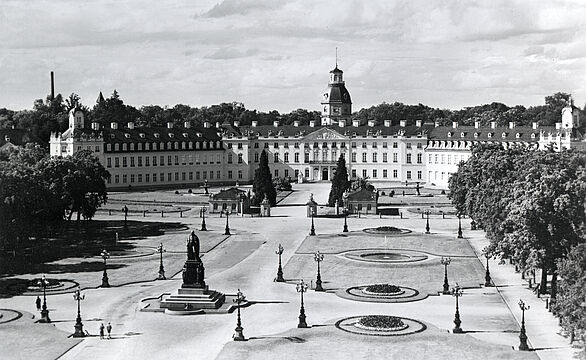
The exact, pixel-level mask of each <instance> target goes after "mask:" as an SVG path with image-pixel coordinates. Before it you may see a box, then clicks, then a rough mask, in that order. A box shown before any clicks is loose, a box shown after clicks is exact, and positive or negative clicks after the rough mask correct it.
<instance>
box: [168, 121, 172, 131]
mask: <svg viewBox="0 0 586 360" xmlns="http://www.w3.org/2000/svg"><path fill="white" fill-rule="evenodd" d="M167 129H173V123H172V122H170V121H169V122H168V123H167Z"/></svg>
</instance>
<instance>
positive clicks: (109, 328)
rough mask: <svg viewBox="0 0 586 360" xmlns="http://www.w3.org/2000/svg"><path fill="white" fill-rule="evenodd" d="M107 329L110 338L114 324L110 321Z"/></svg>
mask: <svg viewBox="0 0 586 360" xmlns="http://www.w3.org/2000/svg"><path fill="white" fill-rule="evenodd" d="M106 330H108V339H111V338H112V336H110V333H111V332H112V325H111V324H110V323H108V326H106Z"/></svg>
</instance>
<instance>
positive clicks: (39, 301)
mask: <svg viewBox="0 0 586 360" xmlns="http://www.w3.org/2000/svg"><path fill="white" fill-rule="evenodd" d="M36 303H37V311H41V298H40V297H38V296H37V301H36Z"/></svg>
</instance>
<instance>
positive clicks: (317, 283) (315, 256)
mask: <svg viewBox="0 0 586 360" xmlns="http://www.w3.org/2000/svg"><path fill="white" fill-rule="evenodd" d="M313 260H315V261H316V262H317V280H315V291H325V290H324V288H323V287H321V274H320V269H319V263H321V262H322V261H324V254H321V253H320V252H319V251H317V252H316V253H315V254H313Z"/></svg>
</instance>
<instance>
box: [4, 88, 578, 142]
mask: <svg viewBox="0 0 586 360" xmlns="http://www.w3.org/2000/svg"><path fill="white" fill-rule="evenodd" d="M569 99H570V94H567V93H560V92H558V93H556V94H553V95H551V96H547V97H545V105H540V106H531V107H529V108H525V107H524V106H521V105H517V106H513V107H509V106H507V105H505V104H502V103H496V102H495V103H492V104H487V105H480V106H474V107H467V108H464V109H462V110H456V111H453V110H447V109H438V108H432V107H429V106H426V105H423V104H418V105H407V104H403V103H400V102H395V103H382V104H379V105H376V106H372V107H370V108H364V109H361V110H360V111H358V112H355V113H354V114H353V115H352V116H353V118H354V119H359V120H362V121H366V120H370V119H374V120H377V121H379V122H382V121H383V120H391V121H392V122H393V123H394V124H397V123H398V122H399V121H400V120H423V121H432V122H435V121H437V122H439V123H440V124H442V125H449V124H451V123H452V122H454V121H455V122H458V123H460V124H462V125H473V124H474V122H475V121H480V122H481V124H482V125H483V126H486V125H489V123H490V122H491V121H496V122H497V123H498V124H499V125H506V124H508V123H509V122H511V121H513V122H516V123H517V124H518V125H530V124H531V122H533V121H537V122H539V123H540V124H541V125H552V124H554V123H556V122H559V121H560V119H561V109H562V108H563V107H564V106H566V104H567V103H568V102H569ZM76 106H79V107H81V108H82V109H84V110H85V113H86V118H87V125H88V126H89V123H90V122H97V123H100V124H101V125H103V126H109V124H110V122H112V121H117V122H120V123H127V122H134V123H136V126H138V127H154V126H165V124H166V123H167V122H173V123H174V124H175V125H177V126H179V125H182V124H183V122H185V121H188V122H190V123H191V124H192V125H198V124H202V123H203V122H204V121H209V122H212V123H215V122H220V123H223V122H225V121H227V122H229V123H232V122H233V121H235V120H238V121H240V123H241V124H242V125H250V124H251V123H252V121H257V122H258V123H259V124H260V125H269V124H272V123H273V121H275V120H279V121H280V122H281V124H283V125H291V124H293V122H294V121H300V122H301V124H305V125H306V124H309V121H311V120H319V119H320V113H319V112H318V111H308V110H305V109H297V110H294V111H292V112H290V113H284V114H280V113H279V112H278V111H276V110H273V111H269V112H260V111H257V110H249V109H246V108H245V106H244V104H242V103H239V102H232V103H221V104H219V105H212V106H203V107H200V108H197V107H191V106H188V105H182V104H177V105H175V106H173V107H167V106H165V107H161V106H158V105H148V106H142V107H141V108H140V109H137V108H135V107H134V106H131V105H127V104H125V103H124V101H123V100H122V99H121V98H120V95H119V94H118V92H117V91H116V90H114V92H113V93H112V95H111V96H110V97H109V98H104V97H102V96H101V93H100V96H99V97H98V100H97V101H96V103H95V105H94V106H93V107H92V108H89V107H87V106H84V105H83V104H82V103H81V99H80V98H79V96H77V95H76V94H71V95H70V96H69V97H68V98H66V99H64V98H63V97H62V96H61V94H59V95H57V96H55V97H54V98H51V97H50V96H47V98H46V99H45V101H43V100H41V99H39V100H36V101H35V102H34V106H33V109H32V110H23V111H12V110H8V109H3V108H2V109H0V128H10V127H12V126H14V127H16V128H19V129H26V130H29V131H31V132H32V134H33V135H35V136H37V137H38V138H40V139H42V140H43V141H48V140H49V135H50V133H51V132H53V131H55V132H58V131H64V130H65V129H67V125H68V124H67V119H68V115H67V114H68V111H69V110H70V109H72V108H73V107H76ZM584 110H585V111H583V112H586V107H585V108H584ZM583 115H584V114H583ZM584 126H586V124H585V125H584Z"/></svg>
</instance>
